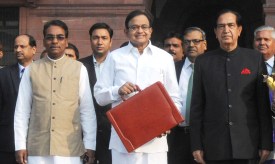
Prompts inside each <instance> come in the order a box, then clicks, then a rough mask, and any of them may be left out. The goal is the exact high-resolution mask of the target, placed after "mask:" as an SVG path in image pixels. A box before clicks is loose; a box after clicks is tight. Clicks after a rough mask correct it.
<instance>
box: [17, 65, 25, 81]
mask: <svg viewBox="0 0 275 164" xmlns="http://www.w3.org/2000/svg"><path fill="white" fill-rule="evenodd" d="M18 68H19V78H21V77H22V76H23V74H24V73H23V72H22V70H23V69H24V68H25V67H24V66H22V65H21V64H19V63H18Z"/></svg>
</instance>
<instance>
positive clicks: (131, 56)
mask: <svg viewBox="0 0 275 164" xmlns="http://www.w3.org/2000/svg"><path fill="white" fill-rule="evenodd" d="M157 81H160V82H161V83H163V84H164V87H165V88H166V90H167V91H168V93H169V95H170V96H171V98H172V99H173V101H174V103H175V104H176V106H177V107H178V109H180V108H181V99H180V94H179V87H178V83H177V79H176V73H175V66H174V61H173V58H172V56H171V55H170V54H168V53H167V52H166V51H164V50H162V49H159V48H157V47H155V46H153V45H151V43H149V45H148V46H147V47H146V48H145V49H144V51H143V54H142V55H140V54H139V52H138V49H137V48H135V47H133V46H132V44H131V43H129V44H128V45H127V46H125V47H122V48H119V49H117V50H115V51H113V52H111V53H110V55H109V56H108V58H107V59H106V61H105V64H104V67H103V70H102V72H101V76H100V77H99V79H98V81H97V83H96V84H95V87H94V93H95V98H96V100H97V102H98V104H100V105H106V104H109V103H112V106H113V107H114V106H116V105H118V104H119V103H121V98H120V95H119V94H118V89H119V88H120V87H121V86H122V85H123V84H125V83H126V82H131V83H133V84H137V85H138V86H139V87H140V88H141V89H144V88H146V87H148V86H150V85H151V84H153V83H155V82H157ZM148 98H150V97H148ZM109 148H110V149H114V150H116V151H118V152H122V153H127V151H126V149H125V147H124V145H123V144H122V142H121V140H120V139H119V137H118V135H117V133H116V132H115V130H114V128H112V133H111V140H110V146H109ZM167 151H168V146H167V141H166V136H165V137H161V138H155V139H153V140H151V141H150V142H148V143H146V144H144V145H143V146H141V147H140V148H138V149H136V150H135V152H143V153H159V152H167Z"/></svg>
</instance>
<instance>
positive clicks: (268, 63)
mask: <svg viewBox="0 0 275 164" xmlns="http://www.w3.org/2000/svg"><path fill="white" fill-rule="evenodd" d="M265 65H266V69H267V73H268V74H269V75H271V73H272V68H273V66H274V56H272V57H271V58H270V59H268V60H267V61H265Z"/></svg>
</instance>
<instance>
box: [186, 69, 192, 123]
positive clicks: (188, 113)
mask: <svg viewBox="0 0 275 164" xmlns="http://www.w3.org/2000/svg"><path fill="white" fill-rule="evenodd" d="M190 67H191V68H192V73H191V75H190V78H189V80H188V89H187V96H186V115H185V123H186V125H189V117H190V105H191V97H192V88H193V73H194V64H190Z"/></svg>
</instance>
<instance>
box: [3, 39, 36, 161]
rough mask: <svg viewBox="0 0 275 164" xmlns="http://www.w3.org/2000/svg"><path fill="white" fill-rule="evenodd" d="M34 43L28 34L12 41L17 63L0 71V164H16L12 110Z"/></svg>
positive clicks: (32, 53) (33, 49)
mask: <svg viewBox="0 0 275 164" xmlns="http://www.w3.org/2000/svg"><path fill="white" fill-rule="evenodd" d="M35 52H36V41H35V39H34V38H33V37H32V36H31V35H28V34H23V35H19V36H17V37H16V38H15V40H14V54H15V56H16V58H17V63H16V64H14V65H11V66H7V67H4V68H3V69H0V133H1V135H0V163H3V164H4V163H5V164H16V160H15V151H14V150H15V149H14V128H13V122H14V119H13V118H14V110H15V104H16V99H17V94H18V88H19V83H20V79H21V77H22V75H23V73H24V70H25V69H26V67H27V66H28V65H30V64H31V63H32V61H33V57H34V55H35Z"/></svg>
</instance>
